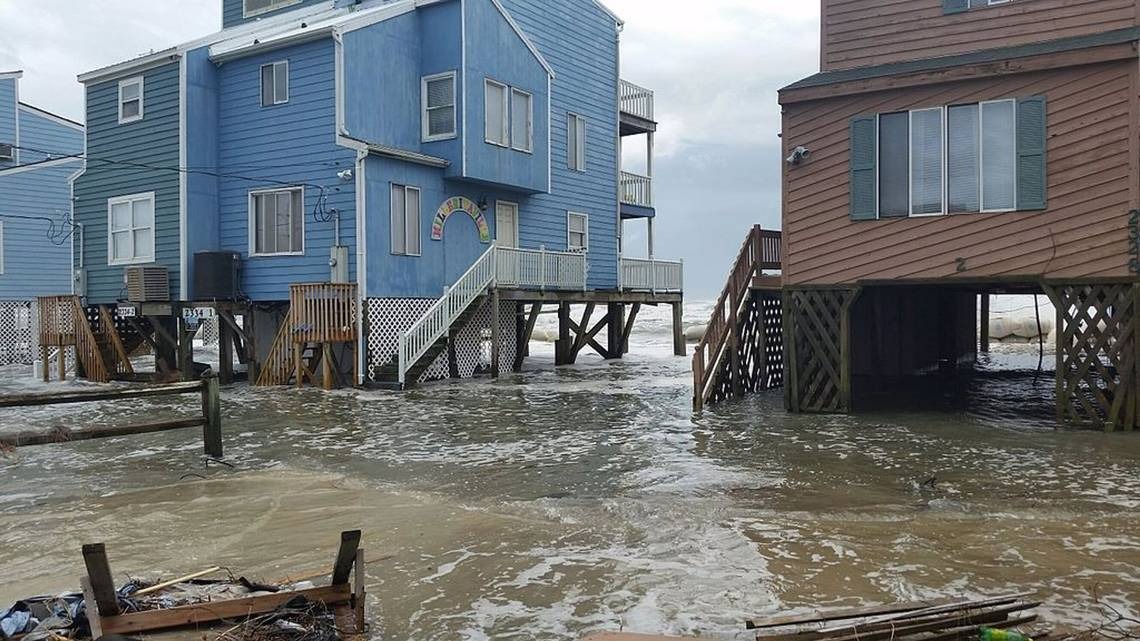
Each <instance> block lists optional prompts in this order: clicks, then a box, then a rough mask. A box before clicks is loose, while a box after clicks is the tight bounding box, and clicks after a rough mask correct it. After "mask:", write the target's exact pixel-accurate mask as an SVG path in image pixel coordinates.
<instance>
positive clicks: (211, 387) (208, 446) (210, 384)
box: [202, 375, 224, 459]
mask: <svg viewBox="0 0 1140 641" xmlns="http://www.w3.org/2000/svg"><path fill="white" fill-rule="evenodd" d="M202 416H203V418H204V419H205V424H204V425H203V426H202V428H203V438H202V440H203V441H204V443H205V450H206V456H212V457H214V458H217V459H220V458H222V456H224V451H223V447H222V396H221V390H220V388H219V385H218V377H217V376H210V375H208V376H206V377H205V378H203V379H202Z"/></svg>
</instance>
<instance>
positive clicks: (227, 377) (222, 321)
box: [218, 312, 236, 385]
mask: <svg viewBox="0 0 1140 641" xmlns="http://www.w3.org/2000/svg"><path fill="white" fill-rule="evenodd" d="M230 322H232V321H231V319H230V318H229V317H228V312H219V313H218V378H219V382H220V383H221V384H222V385H229V384H231V383H233V382H234V338H235V337H236V333H235V332H234V330H233V329H232V328H230Z"/></svg>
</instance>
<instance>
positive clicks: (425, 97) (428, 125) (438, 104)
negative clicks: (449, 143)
mask: <svg viewBox="0 0 1140 641" xmlns="http://www.w3.org/2000/svg"><path fill="white" fill-rule="evenodd" d="M421 94H422V95H421V97H420V101H421V104H423V140H424V142H430V141H432V140H444V139H446V138H454V137H455V72H454V71H450V72H448V73H442V74H439V75H436V76H427V77H425V78H424V79H423V86H422V88H421Z"/></svg>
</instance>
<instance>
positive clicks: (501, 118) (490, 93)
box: [484, 80, 510, 147]
mask: <svg viewBox="0 0 1140 641" xmlns="http://www.w3.org/2000/svg"><path fill="white" fill-rule="evenodd" d="M485 90H486V94H485V95H486V101H485V102H486V105H485V109H484V112H485V113H484V116H485V118H484V119H485V120H486V140H487V142H489V143H491V144H492V145H499V146H500V147H507V146H509V145H510V140H509V138H508V136H509V133H508V124H507V111H508V107H507V86H506V85H503V84H499V83H497V82H495V81H494V80H487V81H486V84H485Z"/></svg>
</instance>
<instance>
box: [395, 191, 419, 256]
mask: <svg viewBox="0 0 1140 641" xmlns="http://www.w3.org/2000/svg"><path fill="white" fill-rule="evenodd" d="M392 253H393V254H396V255H398V256H419V255H420V190H419V188H417V187H409V186H408V185H397V184H394V183H393V185H392Z"/></svg>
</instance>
